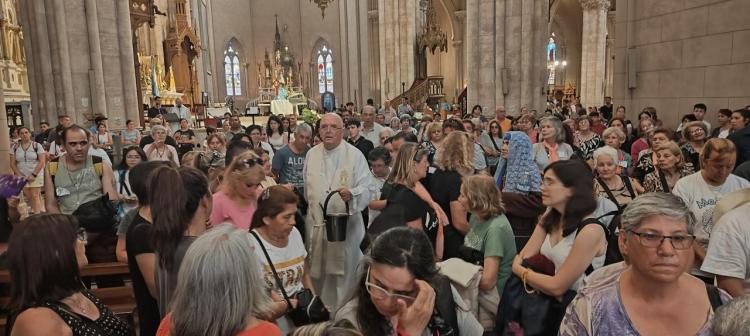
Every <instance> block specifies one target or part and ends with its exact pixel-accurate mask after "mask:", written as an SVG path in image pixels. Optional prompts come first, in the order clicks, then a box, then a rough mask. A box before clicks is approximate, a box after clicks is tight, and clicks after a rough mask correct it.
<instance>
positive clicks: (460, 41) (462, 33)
mask: <svg viewBox="0 0 750 336" xmlns="http://www.w3.org/2000/svg"><path fill="white" fill-rule="evenodd" d="M453 15H454V16H455V17H456V22H457V23H458V26H459V27H460V28H458V29H457V30H458V32H459V33H458V34H456V37H455V39H454V40H453V48H454V49H455V50H456V89H457V91H458V93H459V94H460V93H461V91H463V89H464V69H465V67H466V62H465V61H464V60H465V59H466V51H465V50H464V39H465V38H466V29H465V28H464V27H465V23H464V22H466V10H458V11H455V12H453ZM456 98H458V97H456Z"/></svg>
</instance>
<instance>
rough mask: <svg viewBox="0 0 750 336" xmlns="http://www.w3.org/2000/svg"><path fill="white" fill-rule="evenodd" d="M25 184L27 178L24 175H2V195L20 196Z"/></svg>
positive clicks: (0, 184)
mask: <svg viewBox="0 0 750 336" xmlns="http://www.w3.org/2000/svg"><path fill="white" fill-rule="evenodd" d="M25 185H26V179H25V178H23V177H22V176H15V175H0V197H2V198H10V197H12V196H18V194H20V193H21V190H23V187H24V186H25Z"/></svg>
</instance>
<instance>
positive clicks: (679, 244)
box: [627, 230, 695, 250]
mask: <svg viewBox="0 0 750 336" xmlns="http://www.w3.org/2000/svg"><path fill="white" fill-rule="evenodd" d="M627 232H629V233H631V234H634V235H636V236H638V241H640V242H641V245H643V247H659V246H661V244H662V243H664V239H669V240H670V241H671V242H672V247H674V248H675V249H677V250H687V249H689V248H691V247H692V246H693V241H695V236H693V235H689V234H677V235H673V236H664V235H660V234H658V233H648V232H635V231H633V230H627Z"/></svg>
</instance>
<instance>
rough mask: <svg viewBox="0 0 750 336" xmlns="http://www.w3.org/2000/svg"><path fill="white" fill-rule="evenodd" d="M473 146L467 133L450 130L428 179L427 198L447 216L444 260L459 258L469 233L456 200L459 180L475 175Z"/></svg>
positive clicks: (462, 208)
mask: <svg viewBox="0 0 750 336" xmlns="http://www.w3.org/2000/svg"><path fill="white" fill-rule="evenodd" d="M473 163H474V143H473V142H472V141H471V138H470V137H469V135H468V134H467V133H466V132H462V131H453V132H451V133H450V134H448V136H447V137H446V138H445V140H443V147H442V148H441V149H440V155H438V156H437V157H436V158H435V164H436V165H437V167H438V169H437V170H436V171H435V173H433V174H432V176H431V177H430V195H431V196H432V199H434V200H435V202H437V204H439V205H440V207H441V208H442V209H443V211H445V213H446V214H448V219H449V220H450V225H449V226H447V227H445V233H444V241H445V250H444V251H445V252H444V254H443V258H444V259H450V258H453V257H458V254H457V252H458V248H459V247H460V246H461V245H463V243H464V235H466V233H467V232H469V222H468V221H467V212H466V209H464V207H463V205H461V202H459V201H458V197H459V196H460V191H461V179H462V178H463V177H464V176H468V175H472V174H473V173H474V166H473Z"/></svg>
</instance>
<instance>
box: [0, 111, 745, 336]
mask: <svg viewBox="0 0 750 336" xmlns="http://www.w3.org/2000/svg"><path fill="white" fill-rule="evenodd" d="M180 106H182V105H181V104H180ZM182 108H184V106H182ZM425 112H427V111H425ZM180 113H181V114H180V117H181V118H179V119H178V120H173V121H171V122H170V121H167V120H165V119H162V118H161V117H163V116H164V115H165V114H166V113H164V111H163V108H162V107H161V106H160V105H155V107H154V108H152V109H151V110H149V117H150V119H149V121H148V122H149V126H148V132H145V133H142V132H141V130H139V129H137V128H135V123H133V122H132V121H127V123H126V125H127V127H126V128H125V129H123V130H121V131H119V133H118V134H116V136H113V135H114V134H115V132H114V131H111V130H109V129H108V127H107V122H106V118H97V119H95V120H93V121H92V125H91V128H84V127H81V126H79V125H75V124H72V123H71V121H70V118H69V117H67V116H60V118H59V125H57V126H56V127H54V128H50V127H49V126H50V125H49V124H47V123H43V124H42V127H41V131H40V132H39V133H38V134H33V133H32V131H31V130H30V129H29V128H26V127H21V128H18V129H15V130H14V132H15V133H16V134H17V135H15V136H12V137H11V138H12V140H13V142H12V147H11V160H10V163H11V170H12V172H13V174H14V175H17V176H20V177H23V178H24V179H25V180H26V186H25V187H24V189H23V194H22V197H23V198H24V200H25V202H26V204H28V206H29V209H30V211H29V216H28V217H25V218H24V219H22V220H20V218H18V217H19V216H18V214H17V211H16V210H17V209H16V207H17V206H18V197H11V198H9V199H7V200H5V202H1V203H2V204H0V210H3V209H4V210H5V215H2V216H0V219H1V220H2V222H0V224H3V223H4V224H7V225H5V226H6V227H7V229H3V230H0V233H4V234H3V235H2V237H0V238H5V239H4V240H5V241H6V242H8V243H7V245H6V244H3V245H0V246H2V247H3V248H5V249H7V252H5V253H6V260H7V262H6V264H7V266H6V267H7V268H8V269H9V271H10V274H11V278H12V286H11V291H10V304H9V312H10V319H9V324H8V325H9V329H8V330H9V331H10V334H11V335H37V334H45V335H46V334H61V335H130V333H131V332H132V330H131V329H132V328H133V327H134V326H133V325H129V324H128V323H126V322H124V321H123V320H121V319H119V318H118V317H117V316H116V315H115V314H114V313H113V312H112V311H111V310H110V309H109V308H108V307H107V306H106V305H105V304H104V303H103V302H102V300H100V299H99V298H97V297H96V296H94V295H93V294H92V293H91V292H90V291H89V290H88V289H87V287H86V286H84V284H83V283H82V281H81V279H82V278H81V273H80V268H81V267H83V266H84V265H86V264H87V263H89V262H92V263H95V262H106V261H120V262H124V263H127V265H128V268H129V270H130V279H131V284H132V289H133V293H134V296H135V301H136V305H137V321H138V322H137V328H138V329H139V330H138V334H139V335H144V336H146V335H159V336H168V335H243V336H250V335H287V334H288V335H404V336H406V335H410V336H414V335H458V334H460V335H492V334H497V335H556V334H558V333H559V334H560V335H625V334H627V335H630V334H644V335H652V334H663V335H727V336H728V335H747V334H750V308H749V307H750V297H748V294H750V227H748V226H747V225H745V224H746V218H747V215H748V214H750V182H748V179H750V107H745V108H741V109H737V110H734V111H732V110H729V109H721V110H719V111H718V112H717V113H718V115H717V116H718V118H717V120H718V125H717V127H716V128H712V125H711V123H709V122H708V121H706V120H705V119H704V118H705V117H706V115H707V113H708V108H707V107H706V106H705V105H704V104H696V105H695V106H694V108H693V111H692V112H691V113H689V114H687V115H685V116H684V117H683V118H682V119H681V122H680V124H679V125H676V126H677V127H676V128H675V129H674V130H672V129H670V128H668V127H665V126H666V125H663V123H662V121H661V120H660V119H659V118H658V116H657V112H656V109H654V108H652V107H647V108H644V109H643V111H642V112H641V113H640V114H638V120H635V121H631V120H628V119H627V117H628V115H627V113H626V109H625V107H623V106H620V107H618V108H614V106H613V105H612V104H611V100H607V103H606V104H605V105H604V106H602V107H600V108H596V107H594V108H589V109H583V107H582V106H580V104H578V105H576V104H568V103H567V102H565V103H560V104H558V105H554V104H552V105H550V108H549V109H548V110H546V111H544V112H543V113H537V111H535V110H530V109H527V108H522V109H521V110H520V111H519V113H518V114H517V115H516V116H514V117H510V116H508V113H507V111H506V109H505V108H504V107H502V106H498V107H496V108H495V110H494V113H492V112H490V111H483V108H482V107H481V106H479V105H477V106H475V107H473V108H472V109H471V110H470V111H468V113H467V114H466V115H465V116H464V115H461V113H460V112H458V113H455V114H451V115H450V116H448V115H446V114H445V113H425V114H423V115H421V116H420V115H419V114H417V113H416V112H415V109H414V108H412V107H411V105H409V102H408V100H406V99H405V98H402V100H401V104H399V105H398V106H397V107H396V108H393V107H391V105H390V103H387V104H384V105H383V107H382V108H381V109H378V108H376V107H375V106H373V105H371V104H368V105H365V106H363V107H361V108H360V109H357V108H356V107H355V106H354V104H346V105H345V106H342V108H341V109H339V110H338V111H337V112H336V113H325V114H320V115H319V119H318V120H317V121H316V122H312V123H308V122H303V121H301V120H298V119H297V116H296V115H291V116H275V115H272V116H270V117H269V118H268V121H267V123H266V124H265V125H263V126H261V125H248V126H244V125H242V123H241V119H240V117H239V116H238V115H233V114H227V115H225V116H224V118H223V119H222V120H219V123H218V127H217V128H216V129H213V128H211V129H208V130H207V134H206V137H205V140H204V141H201V140H200V139H199V138H202V136H199V134H198V133H199V132H197V130H193V129H192V128H191V121H190V116H189V112H187V113H184V111H182V110H180ZM183 114H185V115H183ZM115 140H116V141H117V142H119V145H121V146H119V145H117V146H116V145H115V142H116V141H115ZM119 147H122V151H121V153H117V154H118V155H115V153H114V152H113V151H114V149H115V148H119ZM115 159H118V160H119V162H117V163H116V164H114V165H113V164H112V160H115ZM11 229H12V230H11ZM40 242H43V243H42V244H44V246H43V248H42V247H41V245H40ZM95 281H96V280H95ZM96 285H97V286H100V287H106V286H107V281H105V280H102V281H100V282H97V283H96ZM528 311H533V312H534V313H533V314H532V315H533V316H529V315H528V314H529V313H528ZM487 314H489V315H487Z"/></svg>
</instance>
